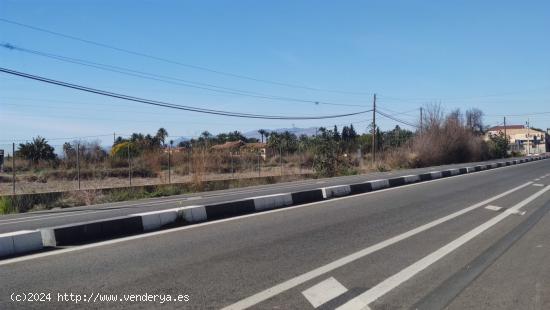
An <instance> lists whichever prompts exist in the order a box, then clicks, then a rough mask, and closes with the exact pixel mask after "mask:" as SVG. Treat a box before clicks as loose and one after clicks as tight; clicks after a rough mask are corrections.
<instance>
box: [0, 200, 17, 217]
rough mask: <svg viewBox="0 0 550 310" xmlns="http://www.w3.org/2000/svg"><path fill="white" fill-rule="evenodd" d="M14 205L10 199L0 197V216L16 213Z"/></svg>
mask: <svg viewBox="0 0 550 310" xmlns="http://www.w3.org/2000/svg"><path fill="white" fill-rule="evenodd" d="M14 212H15V210H14V208H13V204H12V201H11V199H10V198H8V197H0V214H9V213H14Z"/></svg>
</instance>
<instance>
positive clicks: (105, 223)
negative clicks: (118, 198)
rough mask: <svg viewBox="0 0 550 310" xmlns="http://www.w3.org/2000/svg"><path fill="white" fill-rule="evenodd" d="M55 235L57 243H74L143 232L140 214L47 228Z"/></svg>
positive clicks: (58, 244)
mask: <svg viewBox="0 0 550 310" xmlns="http://www.w3.org/2000/svg"><path fill="white" fill-rule="evenodd" d="M44 230H50V231H51V234H52V235H53V236H54V237H55V245H57V246H60V245H74V244H82V243H88V242H92V241H98V240H104V239H110V238H116V237H122V236H127V235H132V234H138V233H141V232H143V224H142V221H141V217H140V216H126V217H119V218H112V219H107V220H102V221H94V222H86V223H77V224H70V225H64V226H59V227H52V228H45V229H44Z"/></svg>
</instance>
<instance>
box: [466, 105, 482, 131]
mask: <svg viewBox="0 0 550 310" xmlns="http://www.w3.org/2000/svg"><path fill="white" fill-rule="evenodd" d="M466 126H467V127H468V128H470V130H471V131H472V132H473V133H475V134H478V135H481V134H483V131H484V128H485V127H484V126H483V111H481V110H480V109H477V108H472V109H469V110H467V111H466Z"/></svg>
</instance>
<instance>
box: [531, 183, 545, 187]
mask: <svg viewBox="0 0 550 310" xmlns="http://www.w3.org/2000/svg"><path fill="white" fill-rule="evenodd" d="M533 186H538V187H543V186H544V184H540V183H535V184H533Z"/></svg>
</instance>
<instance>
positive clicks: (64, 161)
mask: <svg viewBox="0 0 550 310" xmlns="http://www.w3.org/2000/svg"><path fill="white" fill-rule="evenodd" d="M365 131H366V133H363V134H358V133H357V132H356V129H355V128H354V126H353V124H350V125H349V126H344V127H342V129H341V130H340V129H339V128H338V127H337V126H334V127H332V128H330V129H327V128H322V127H321V128H318V130H317V133H316V134H315V135H312V136H306V135H301V136H296V135H295V134H293V133H291V132H288V131H286V132H271V131H269V130H265V129H260V130H259V131H258V133H259V134H260V137H261V138H260V139H255V138H246V137H244V136H243V135H242V134H241V133H240V132H238V131H233V132H228V133H220V134H218V135H215V136H214V135H212V134H210V133H209V132H208V131H205V132H203V133H202V134H201V135H200V136H199V137H198V138H195V139H191V140H184V141H179V142H178V143H177V144H175V143H174V141H172V140H170V141H167V139H168V137H169V136H168V132H167V131H166V130H165V129H163V128H160V129H159V130H158V131H157V133H156V134H155V135H144V134H141V133H134V134H132V135H131V136H129V137H127V138H123V137H117V138H116V139H114V142H113V144H112V146H111V147H109V148H105V147H102V146H101V144H100V141H92V142H90V141H73V142H67V143H65V144H63V145H62V147H61V148H59V147H57V148H54V147H53V146H52V145H50V144H49V143H48V141H46V139H44V138H42V137H36V138H34V139H33V141H31V142H27V143H22V144H20V145H18V148H17V150H16V152H15V161H14V162H15V170H16V193H17V194H33V193H45V192H63V193H72V194H64V195H63V197H62V198H59V197H58V199H55V201H53V202H52V201H48V202H46V203H42V202H39V203H38V204H33V205H32V206H24V207H22V206H21V205H20V204H21V202H20V201H15V202H16V203H14V200H9V199H7V198H0V212H1V213H8V212H13V211H14V210H19V211H26V210H28V209H30V208H35V209H37V208H51V207H66V206H74V205H86V204H95V203H101V202H112V201H123V200H130V199H139V198H147V197H157V196H166V195H175V194H182V193H187V192H193V191H203V190H208V189H211V186H210V188H209V186H208V185H207V184H208V182H210V184H213V183H215V182H218V183H220V184H222V183H224V182H223V181H224V180H230V181H231V180H233V183H232V185H225V187H224V186H220V189H221V188H228V187H229V186H243V185H254V184H262V183H265V182H267V183H269V182H275V181H274V180H276V182H279V181H284V180H298V179H303V178H310V177H331V176H339V175H352V174H358V173H368V172H370V171H387V170H392V169H401V168H418V167H425V166H433V165H442V164H451V163H461V162H470V161H481V160H488V159H492V158H502V157H506V156H509V154H508V149H509V147H508V141H507V139H506V138H505V137H504V135H503V134H500V135H493V136H490V137H488V138H484V134H485V131H486V126H485V125H484V124H483V113H482V112H481V111H480V110H478V109H471V110H467V111H466V112H465V113H462V112H461V111H460V110H453V111H450V112H448V113H444V111H443V110H442V108H441V106H439V105H430V106H427V107H425V108H424V113H423V115H422V122H420V121H419V122H418V128H416V129H415V131H411V130H407V129H403V128H401V127H399V126H395V127H394V128H393V129H391V130H387V131H382V130H380V128H378V127H376V128H375V130H374V132H375V145H374V150H373V143H372V142H373V135H372V132H373V126H372V124H371V125H370V126H369V127H367V128H366V130H365ZM55 149H58V150H59V149H61V150H62V152H61V153H60V154H57V153H56V152H55ZM373 151H374V152H375V153H376V160H373V157H372V155H373ZM512 155H514V154H512ZM11 163H12V158H11V157H8V158H6V160H5V165H4V173H3V174H0V193H1V194H4V195H6V194H11V192H12V166H11ZM265 178H271V179H270V181H265V180H264V179H265ZM78 180H80V189H81V190H77V189H78V185H77V184H78ZM235 180H237V181H238V180H247V181H246V182H245V181H243V182H241V183H239V182H235ZM226 183H228V182H226ZM166 184H173V186H165V185H166ZM136 186H137V187H136ZM131 187H135V189H132V188H131ZM110 188H118V190H105V189H110ZM14 204H16V205H17V206H15V207H14Z"/></svg>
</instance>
